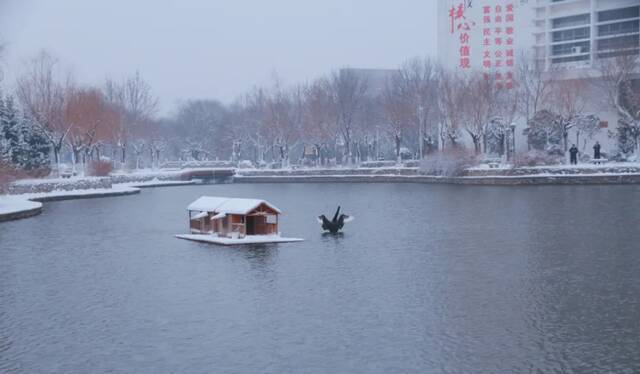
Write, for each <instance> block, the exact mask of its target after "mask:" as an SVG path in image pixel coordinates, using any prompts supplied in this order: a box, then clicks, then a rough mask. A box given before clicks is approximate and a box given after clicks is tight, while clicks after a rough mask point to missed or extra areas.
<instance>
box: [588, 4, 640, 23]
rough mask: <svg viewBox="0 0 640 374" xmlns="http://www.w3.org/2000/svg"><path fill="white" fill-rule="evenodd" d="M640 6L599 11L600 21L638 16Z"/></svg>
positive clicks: (639, 14)
mask: <svg viewBox="0 0 640 374" xmlns="http://www.w3.org/2000/svg"><path fill="white" fill-rule="evenodd" d="M638 16H640V7H637V6H634V7H630V8H622V9H613V10H605V11H603V12H599V13H598V22H607V21H615V20H617V19H627V18H638Z"/></svg>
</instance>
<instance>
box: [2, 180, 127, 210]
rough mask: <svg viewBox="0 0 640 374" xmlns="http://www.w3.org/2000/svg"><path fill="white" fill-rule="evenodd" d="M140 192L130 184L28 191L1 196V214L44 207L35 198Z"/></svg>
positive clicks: (98, 195)
mask: <svg viewBox="0 0 640 374" xmlns="http://www.w3.org/2000/svg"><path fill="white" fill-rule="evenodd" d="M138 192H140V189H138V188H134V187H129V186H113V187H112V188H95V189H88V190H70V191H65V190H56V191H51V192H39V193H26V194H20V195H1V196H0V216H5V215H13V214H17V213H21V212H28V211H31V210H33V209H38V208H41V207H42V203H41V202H38V201H34V200H57V199H65V198H69V199H72V198H87V197H103V196H104V197H106V196H117V195H128V194H134V193H138Z"/></svg>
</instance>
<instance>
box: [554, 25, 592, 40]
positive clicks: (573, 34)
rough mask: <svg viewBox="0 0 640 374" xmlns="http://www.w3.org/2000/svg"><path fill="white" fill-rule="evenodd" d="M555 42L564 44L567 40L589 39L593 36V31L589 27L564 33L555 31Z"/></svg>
mask: <svg viewBox="0 0 640 374" xmlns="http://www.w3.org/2000/svg"><path fill="white" fill-rule="evenodd" d="M552 36H553V41H554V42H564V41H567V40H578V39H589V37H590V36H591V30H590V29H589V28H588V27H581V28H579V29H570V30H563V31H554V32H553V34H552Z"/></svg>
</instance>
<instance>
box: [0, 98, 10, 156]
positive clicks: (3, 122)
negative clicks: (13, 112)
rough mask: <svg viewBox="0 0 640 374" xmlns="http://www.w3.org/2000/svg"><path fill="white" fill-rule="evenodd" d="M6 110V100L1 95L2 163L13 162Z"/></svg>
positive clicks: (0, 131) (0, 132) (0, 139)
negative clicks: (7, 133)
mask: <svg viewBox="0 0 640 374" xmlns="http://www.w3.org/2000/svg"><path fill="white" fill-rule="evenodd" d="M6 132H7V128H6V108H5V105H4V98H3V97H2V95H0V161H3V162H10V161H11V147H9V140H8V138H7V135H6Z"/></svg>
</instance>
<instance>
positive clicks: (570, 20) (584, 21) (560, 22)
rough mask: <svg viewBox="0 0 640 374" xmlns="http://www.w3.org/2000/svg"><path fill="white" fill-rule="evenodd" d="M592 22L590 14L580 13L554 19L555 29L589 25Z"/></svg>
mask: <svg viewBox="0 0 640 374" xmlns="http://www.w3.org/2000/svg"><path fill="white" fill-rule="evenodd" d="M589 22H591V15H590V14H588V13H587V14H579V15H577V16H569V17H560V18H556V19H554V20H553V21H552V24H553V28H554V29H561V28H565V27H573V26H583V25H588V24H589Z"/></svg>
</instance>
